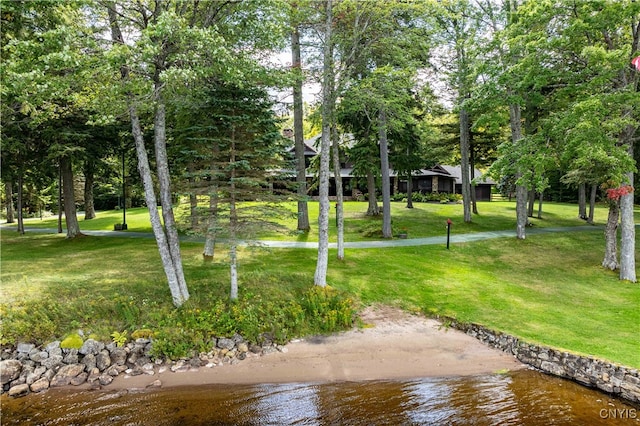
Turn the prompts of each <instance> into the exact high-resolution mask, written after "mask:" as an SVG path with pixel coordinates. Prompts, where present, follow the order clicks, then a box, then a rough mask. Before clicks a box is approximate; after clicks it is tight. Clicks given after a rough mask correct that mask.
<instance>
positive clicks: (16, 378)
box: [0, 335, 286, 397]
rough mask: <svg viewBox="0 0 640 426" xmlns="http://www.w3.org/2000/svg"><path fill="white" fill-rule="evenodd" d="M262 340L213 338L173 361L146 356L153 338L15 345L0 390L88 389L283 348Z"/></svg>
mask: <svg viewBox="0 0 640 426" xmlns="http://www.w3.org/2000/svg"><path fill="white" fill-rule="evenodd" d="M263 341H264V343H263V344H262V345H254V344H251V343H248V342H246V341H245V340H244V339H243V338H242V337H241V336H239V335H236V336H234V337H233V338H231V339H227V338H219V339H213V341H212V344H213V346H214V349H212V350H211V351H209V352H207V353H200V354H199V355H197V356H194V357H193V358H185V359H180V360H178V361H163V360H155V361H152V359H151V357H150V356H149V354H150V351H151V346H152V342H151V341H150V340H149V339H137V340H136V341H135V342H130V343H128V344H126V345H124V346H122V347H118V346H117V345H116V344H115V343H110V344H108V345H105V344H104V343H102V342H98V341H95V340H93V339H88V340H86V341H85V342H84V344H83V345H82V347H81V348H80V349H63V348H61V347H60V342H59V341H55V342H51V343H49V344H48V345H45V346H43V347H36V346H35V345H34V344H28V343H20V344H18V345H17V347H11V348H3V349H2V351H1V352H0V358H1V360H0V385H1V388H0V389H1V390H0V393H5V392H6V393H8V394H9V395H10V396H16V397H17V396H24V395H27V394H28V393H30V392H41V391H43V390H46V389H49V388H50V387H59V386H68V385H74V386H78V385H82V384H85V383H88V384H89V385H91V387H92V388H100V387H101V386H106V385H108V384H110V383H111V382H112V381H113V379H114V378H115V377H116V376H118V375H120V374H125V375H129V376H136V375H140V374H148V375H155V374H157V373H161V372H164V371H167V370H169V369H170V370H171V371H173V372H181V371H189V370H193V369H197V368H200V367H208V368H213V367H216V366H220V365H224V364H235V363H237V362H239V361H241V360H243V359H245V358H247V357H251V356H260V355H265V354H268V353H272V352H277V351H281V352H284V351H286V348H284V347H283V346H280V345H276V344H274V343H273V342H272V341H271V340H269V339H268V337H267V336H263ZM155 386H161V383H160V382H159V381H156V382H155Z"/></svg>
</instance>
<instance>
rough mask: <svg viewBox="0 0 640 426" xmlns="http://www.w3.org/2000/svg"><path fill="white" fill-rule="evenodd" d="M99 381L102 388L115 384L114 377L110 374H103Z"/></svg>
mask: <svg viewBox="0 0 640 426" xmlns="http://www.w3.org/2000/svg"><path fill="white" fill-rule="evenodd" d="M98 381H99V382H100V384H101V385H102V386H107V385H109V384H111V382H113V376H110V375H108V374H102V375H100V377H99V378H98Z"/></svg>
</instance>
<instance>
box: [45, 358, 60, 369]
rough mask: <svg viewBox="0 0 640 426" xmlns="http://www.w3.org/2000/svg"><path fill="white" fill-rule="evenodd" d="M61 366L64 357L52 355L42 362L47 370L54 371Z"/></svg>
mask: <svg viewBox="0 0 640 426" xmlns="http://www.w3.org/2000/svg"><path fill="white" fill-rule="evenodd" d="M60 364H62V355H52V356H50V357H49V358H47V359H43V360H42V365H43V366H45V367H46V368H47V370H52V369H54V368H56V367H57V366H59V365H60Z"/></svg>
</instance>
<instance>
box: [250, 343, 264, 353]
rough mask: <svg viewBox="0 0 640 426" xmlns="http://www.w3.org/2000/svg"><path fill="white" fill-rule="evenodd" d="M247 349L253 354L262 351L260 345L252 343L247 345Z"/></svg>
mask: <svg viewBox="0 0 640 426" xmlns="http://www.w3.org/2000/svg"><path fill="white" fill-rule="evenodd" d="M249 351H251V352H252V353H254V354H259V353H262V346H260V345H256V344H255V343H252V344H250V345H249Z"/></svg>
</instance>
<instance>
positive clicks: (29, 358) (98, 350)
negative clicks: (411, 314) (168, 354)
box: [0, 318, 640, 405]
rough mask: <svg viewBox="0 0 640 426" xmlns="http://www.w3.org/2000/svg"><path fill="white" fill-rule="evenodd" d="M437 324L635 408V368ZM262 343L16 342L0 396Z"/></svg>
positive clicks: (247, 351)
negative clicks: (192, 349) (70, 345)
mask: <svg viewBox="0 0 640 426" xmlns="http://www.w3.org/2000/svg"><path fill="white" fill-rule="evenodd" d="M440 321H441V322H443V323H444V324H446V325H447V326H449V327H451V328H454V329H457V330H460V331H462V332H464V333H465V334H467V335H469V336H471V337H474V338H475V339H477V340H478V341H480V342H482V343H483V344H485V345H487V346H490V347H492V348H496V349H499V350H501V351H503V352H505V353H508V354H510V355H512V356H514V357H515V358H516V359H517V360H518V361H520V362H522V363H524V364H527V365H529V366H531V367H533V368H535V369H537V370H540V371H542V372H545V373H547V374H551V375H554V376H558V377H563V378H566V379H569V380H572V381H575V382H577V383H580V384H582V385H584V386H587V387H592V388H597V389H599V390H601V391H603V392H605V393H608V394H610V395H614V396H616V397H620V398H622V399H624V400H626V401H628V402H630V403H632V404H634V405H640V372H639V371H638V369H634V368H629V367H625V366H621V365H616V364H612V363H610V362H606V361H603V360H599V359H597V358H593V357H584V356H580V355H576V354H572V353H569V352H564V351H559V350H556V349H552V348H548V347H544V346H540V345H533V344H529V343H527V342H523V341H520V340H519V339H518V338H516V337H514V336H511V335H508V334H504V333H500V332H495V331H493V330H491V329H488V328H486V327H483V326H480V325H477V324H469V323H459V322H457V321H456V320H454V319H451V318H440ZM263 342H264V343H262V344H261V345H256V344H252V343H249V342H247V341H245V340H244V339H243V338H242V336H240V335H235V336H233V337H232V338H217V339H213V342H212V343H213V345H212V346H213V347H214V349H212V350H211V351H209V352H207V353H200V354H198V355H197V356H194V357H192V358H183V359H179V360H177V361H170V360H162V359H155V360H153V359H152V358H151V356H150V353H151V348H152V341H151V340H150V339H148V338H139V339H136V340H135V341H133V342H129V343H127V344H125V345H123V346H118V345H116V343H114V342H111V343H109V344H104V343H102V342H98V341H95V340H93V339H88V340H86V341H84V343H83V345H82V347H81V348H79V349H66V348H61V347H60V341H55V342H51V343H49V344H47V345H44V346H42V347H37V346H36V345H34V344H27V343H20V344H18V345H17V346H16V347H12V348H3V349H2V351H1V352H0V358H1V360H0V383H1V385H2V387H1V393H2V394H5V393H6V394H8V395H9V396H12V397H20V396H24V395H27V394H29V393H38V392H42V391H44V390H46V389H49V388H55V387H62V386H69V385H72V386H81V385H83V386H86V387H88V388H90V389H99V388H101V387H102V386H107V385H109V384H110V383H111V382H113V380H114V379H115V378H116V377H118V376H120V375H123V376H124V377H125V378H126V377H132V376H139V375H143V374H144V375H149V376H154V375H159V374H161V373H164V372H166V371H171V372H186V371H197V370H198V369H200V368H202V367H205V368H213V367H217V366H222V365H233V364H237V363H239V362H240V361H242V360H244V359H246V358H248V357H260V356H263V355H266V354H269V353H274V352H287V351H288V349H287V347H285V346H281V345H277V344H275V343H273V342H272V341H271V340H270V339H269V336H268V335H265V336H263ZM149 386H151V387H160V386H162V383H161V382H160V380H155V381H153V382H152V383H151V384H150V385H149Z"/></svg>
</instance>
